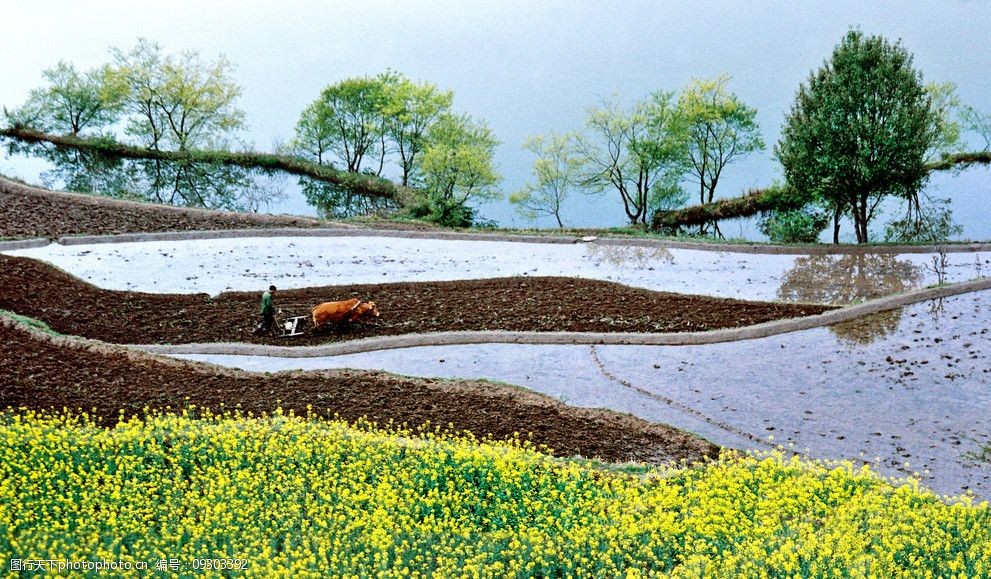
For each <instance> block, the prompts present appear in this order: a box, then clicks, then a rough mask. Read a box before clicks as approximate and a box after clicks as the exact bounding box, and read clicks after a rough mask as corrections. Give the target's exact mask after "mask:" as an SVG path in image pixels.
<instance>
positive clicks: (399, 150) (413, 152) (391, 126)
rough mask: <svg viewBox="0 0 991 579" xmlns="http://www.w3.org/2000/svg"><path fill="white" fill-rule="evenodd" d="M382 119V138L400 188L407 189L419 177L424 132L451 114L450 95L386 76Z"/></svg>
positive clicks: (425, 84) (424, 85) (395, 76)
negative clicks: (388, 143) (393, 158)
mask: <svg viewBox="0 0 991 579" xmlns="http://www.w3.org/2000/svg"><path fill="white" fill-rule="evenodd" d="M379 78H382V79H386V80H387V81H388V82H385V83H384V87H385V102H384V108H383V110H382V114H383V116H384V118H385V131H386V136H388V137H389V139H391V140H392V144H393V147H394V150H395V152H396V154H397V155H398V156H399V165H400V167H401V168H402V181H401V182H402V184H403V185H404V186H408V185H410V184H411V183H413V182H414V181H418V177H419V172H420V171H419V168H420V167H419V156H420V154H421V153H422V152H423V149H424V148H425V147H426V145H427V142H426V137H427V132H428V131H429V130H430V127H431V126H432V125H433V124H434V123H435V122H437V120H438V119H439V118H440V117H441V115H443V114H445V113H448V112H449V111H450V110H451V104H452V103H453V101H454V93H453V92H451V91H449V90H448V91H442V90H440V89H438V88H437V86H436V85H433V84H431V83H428V82H414V81H412V80H409V79H408V78H406V77H405V76H402V75H401V74H397V73H386V74H385V75H380V77H379Z"/></svg>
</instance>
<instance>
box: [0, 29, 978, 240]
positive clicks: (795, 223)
mask: <svg viewBox="0 0 991 579" xmlns="http://www.w3.org/2000/svg"><path fill="white" fill-rule="evenodd" d="M232 73H233V67H232V65H231V64H230V62H228V61H227V60H226V59H224V58H223V57H220V58H219V59H218V60H216V61H205V60H203V59H201V58H200V56H199V55H198V54H197V53H195V52H182V53H179V54H177V55H171V54H166V53H164V52H163V51H162V49H161V47H160V46H158V45H157V44H154V43H151V42H148V41H145V40H141V41H139V42H138V43H137V45H136V46H135V47H134V48H133V49H131V50H130V51H127V52H125V51H122V50H119V49H112V50H111V59H110V62H108V63H106V64H104V65H102V66H99V67H96V68H94V69H92V70H88V71H79V70H77V69H76V68H75V67H74V66H73V65H72V64H69V63H65V62H61V63H59V64H58V65H57V66H55V67H54V68H52V69H49V70H46V71H45V72H44V76H45V80H46V82H47V84H46V86H44V87H42V88H38V89H35V90H33V91H31V93H30V95H29V98H28V100H27V102H26V103H25V104H24V105H23V106H21V107H19V108H17V109H15V110H13V111H7V110H6V109H5V110H4V113H5V114H6V117H7V122H8V124H9V125H10V127H14V128H27V129H32V130H35V131H40V132H42V133H48V134H59V135H69V136H72V137H78V138H82V139H87V140H88V143H93V142H98V141H100V140H101V139H102V140H106V141H107V142H111V141H116V142H123V143H126V144H128V145H130V146H136V147H143V148H144V150H146V151H178V152H183V151H204V150H220V151H233V150H235V149H237V148H239V147H244V144H243V143H241V142H240V141H239V139H238V134H239V131H240V130H241V129H243V128H244V112H243V111H242V110H240V109H239V108H238V107H237V104H236V101H237V99H238V97H239V96H240V94H241V89H240V87H238V85H237V84H236V83H235V82H234V81H233V79H232ZM728 82H729V77H728V76H725V75H723V76H720V77H717V78H715V79H709V80H695V81H693V82H691V83H690V84H689V85H688V86H686V87H685V88H684V89H682V90H681V91H680V92H677V93H675V92H669V91H658V92H655V93H653V94H651V95H649V96H648V97H647V98H645V99H643V100H642V101H639V102H636V103H633V104H632V105H630V106H624V105H622V104H620V103H619V102H618V101H617V100H612V101H606V102H603V103H602V104H601V105H600V106H598V107H596V108H592V109H590V110H589V111H588V114H587V118H586V123H585V125H586V126H585V130H584V131H583V132H581V133H569V134H564V135H557V134H547V135H541V136H537V137H534V138H532V139H530V140H529V141H528V142H527V143H526V144H525V145H524V146H525V148H526V149H528V150H529V151H531V152H533V153H534V154H535V155H536V162H535V164H534V168H533V177H532V179H531V180H530V182H529V183H527V184H526V186H525V187H524V188H523V189H522V190H521V191H518V192H516V193H514V194H512V195H511V196H510V200H511V201H512V202H513V203H515V204H516V205H517V206H518V209H519V211H520V212H521V213H523V214H524V215H526V216H528V217H531V218H535V217H537V216H539V215H549V216H553V217H554V218H555V219H556V220H557V223H558V225H561V226H563V221H562V218H561V208H562V205H563V204H564V202H565V201H566V199H567V198H568V197H569V196H571V195H573V194H575V193H579V192H580V193H587V194H600V193H604V192H612V193H614V194H615V195H616V197H617V198H618V200H619V201H620V202H621V203H622V206H623V209H624V212H625V214H626V217H627V219H628V220H629V222H630V223H631V224H634V225H645V224H646V223H647V220H648V218H649V217H650V216H651V215H652V214H654V213H655V212H657V211H665V210H669V209H673V208H676V207H679V206H681V205H683V204H684V203H685V202H686V201H687V200H688V199H689V198H690V197H691V196H692V195H693V194H696V193H697V198H698V202H699V203H700V204H702V205H711V204H712V203H713V201H714V197H715V192H716V188H717V186H718V184H719V182H720V181H721V178H722V176H723V172H724V170H725V169H726V167H727V166H728V165H730V164H731V163H733V162H735V161H737V160H739V159H741V158H743V157H744V156H746V155H748V154H750V153H753V152H754V151H758V150H761V149H763V148H764V143H763V141H762V139H761V135H760V131H759V128H758V126H757V123H756V114H757V112H756V110H755V109H754V108H752V107H750V106H747V105H746V104H744V103H743V102H742V101H741V100H740V99H739V97H737V95H735V94H734V93H732V92H730V91H729V89H728ZM453 101H454V95H453V93H452V92H451V91H446V90H441V89H439V88H438V87H437V86H435V85H433V84H431V83H426V82H417V81H413V80H410V79H408V78H406V77H405V76H404V75H402V74H400V73H396V72H392V71H387V72H385V73H382V74H379V75H377V76H371V77H369V76H366V77H355V78H349V79H346V80H343V81H340V82H338V83H335V84H332V85H329V86H327V87H326V88H325V89H324V90H323V91H322V92H321V93H320V95H319V97H318V98H317V99H316V100H314V101H313V102H312V103H310V104H309V105H308V106H307V107H306V108H305V109H304V110H303V111H302V113H301V115H300V117H299V120H298V122H297V124H296V127H295V132H294V136H293V138H292V140H291V142H289V143H287V144H286V145H285V146H284V147H282V149H281V151H280V152H282V153H286V154H288V155H291V156H292V158H293V159H304V160H308V161H309V162H311V163H312V164H315V165H316V166H317V169H319V171H311V172H310V173H313V174H322V172H323V171H326V170H327V169H324V168H323V167H320V166H321V165H322V166H326V167H328V168H333V169H335V170H339V171H342V172H344V173H338V174H347V173H350V174H353V176H354V177H355V178H354V179H352V178H348V179H334V180H332V182H328V181H327V180H316V179H314V178H311V177H301V185H302V187H303V191H304V194H305V195H306V197H307V199H308V200H309V202H310V203H311V204H313V205H315V206H316V207H317V208H318V209H319V211H320V212H321V213H322V214H324V215H328V216H341V215H353V214H356V213H363V212H368V211H374V210H377V209H393V210H394V209H397V208H400V207H402V208H404V209H405V210H406V211H407V212H408V213H410V214H411V215H413V216H416V217H426V218H429V219H433V220H435V221H438V222H441V223H444V224H448V225H468V224H470V223H472V222H473V221H474V214H473V209H472V206H473V204H474V203H475V202H478V201H485V200H489V199H494V198H498V197H500V196H501V193H500V192H499V190H498V189H497V186H498V184H499V182H500V180H501V179H500V176H499V175H498V173H497V172H496V171H495V168H494V166H493V155H494V152H495V148H496V147H497V146H498V144H499V143H498V141H497V140H496V138H495V137H494V135H493V134H492V131H491V129H489V127H488V126H487V125H486V124H485V123H484V122H483V121H480V120H477V119H473V118H472V117H470V116H468V115H465V114H458V113H457V112H455V111H454V110H453ZM963 130H971V131H973V132H975V133H977V134H978V135H979V136H980V137H981V138H982V139H983V140H984V146H985V150H987V149H988V148H991V115H986V114H982V113H980V112H978V111H976V110H974V109H972V108H969V107H965V106H963V105H962V104H961V103H960V101H959V98H957V96H956V93H955V87H954V86H953V85H952V84H950V83H944V84H929V85H926V84H924V83H923V79H922V75H921V73H919V72H917V71H916V70H915V69H914V68H913V67H912V57H911V55H910V54H909V53H908V52H907V51H906V50H905V49H904V48H903V47H902V46H901V45H900V44H898V43H894V44H892V43H890V42H888V41H886V40H885V39H883V38H881V37H867V36H864V35H863V34H862V33H861V32H859V31H856V30H851V31H850V32H849V33H848V34H847V35H846V37H845V38H844V39H843V41H842V42H841V43H840V44H839V45H838V46H837V47H836V49H835V50H834V52H833V54H832V56H831V58H830V59H829V60H828V61H827V62H826V63H824V65H823V67H822V68H820V69H819V70H818V71H816V72H814V73H813V74H812V75H811V77H810V78H809V81H808V82H807V83H806V84H803V85H802V86H801V87H800V89H799V91H798V95H797V97H796V102H795V105H794V107H793V108H792V110H791V112H790V113H789V115H788V116H787V118H786V122H785V127H784V129H783V132H782V138H781V141H780V142H779V143H778V144H777V145H776V146H775V148H774V154H775V157H776V158H777V159H778V160H779V161H780V162H781V163H782V166H783V167H784V173H785V178H786V183H785V184H784V185H783V186H781V187H780V189H781V191H780V192H777V193H776V194H775V196H774V197H775V198H776V199H781V200H782V202H781V206H780V208H778V209H776V210H772V211H770V212H769V214H768V215H766V216H765V219H764V220H763V221H762V227H763V228H764V230H765V232H766V233H768V235H770V236H771V237H772V238H773V239H779V240H785V241H802V240H806V241H811V240H815V239H817V238H818V236H819V235H820V233H821V231H822V230H823V229H824V228H825V227H827V226H828V224H829V222H830V221H832V223H833V235H834V239H835V240H838V239H839V227H840V223H841V220H842V219H843V218H844V217H848V218H849V219H850V220H851V221H852V222H853V224H854V229H855V232H856V235H857V239H858V241H861V242H864V241H867V240H868V237H869V228H868V225H869V224H870V223H871V222H872V220H873V219H874V218H875V216H876V215H877V213H878V211H879V207H880V206H881V202H882V201H883V200H884V199H886V198H891V197H894V198H898V199H901V200H903V201H904V203H905V205H906V207H907V210H906V214H905V217H904V218H903V219H899V220H896V221H895V222H893V223H892V225H891V227H889V231H888V237H889V239H892V240H920V239H922V240H925V239H932V238H938V237H946V236H947V235H948V234H951V233H952V232H953V231H954V229H953V227H954V226H953V224H952V219H951V218H950V214H949V212H948V210H947V209H946V208H945V207H944V206H941V205H940V204H939V203H937V202H934V201H933V200H928V199H925V196H924V195H923V194H922V191H923V185H924V184H925V181H926V178H927V174H928V172H927V169H926V165H925V163H926V162H927V161H931V160H933V159H935V158H938V157H939V156H940V155H943V154H945V153H947V152H949V151H953V150H956V149H958V148H959V147H960V143H961V139H960V135H961V132H962V131H963ZM7 134H9V130H8V131H7ZM9 146H10V148H11V150H14V151H16V150H22V151H27V152H29V153H32V154H37V155H40V156H43V157H45V158H48V159H49V160H50V161H52V163H53V166H54V169H53V170H52V171H51V173H50V175H52V176H54V177H55V178H59V179H61V180H62V181H63V182H65V184H66V186H67V187H68V188H70V189H73V190H79V191H97V190H102V191H105V192H112V193H114V192H116V193H117V194H120V195H134V196H137V197H140V198H145V199H151V200H154V201H158V202H167V203H174V204H183V205H194V206H203V207H214V208H226V209H253V210H257V209H258V208H259V207H261V206H262V205H263V204H265V203H267V201H268V200H269V199H270V197H268V196H266V194H265V193H264V192H265V191H266V190H269V189H270V188H269V187H260V186H258V184H257V182H256V180H257V179H258V172H257V171H253V170H252V169H251V168H250V163H248V164H244V163H242V164H240V165H238V164H233V165H231V164H222V163H210V162H207V161H204V160H203V159H204V158H205V157H203V156H199V157H198V158H197V160H183V158H182V157H175V156H169V155H165V156H162V157H163V158H159V157H154V156H152V155H146V157H148V158H136V157H137V156H132V157H131V158H122V157H121V156H120V155H116V156H115V155H113V154H106V151H108V150H109V147H108V148H105V151H104V154H101V152H100V150H99V147H89V148H75V149H74V148H72V147H65V146H58V145H57V144H54V142H53V141H52V140H51V139H50V140H49V141H47V142H46V141H44V140H37V139H36V140H27V141H21V142H16V143H13V144H11V145H9ZM152 157H154V158H152ZM245 165H247V166H245ZM362 175H371V176H378V177H389V178H392V179H395V180H396V181H398V182H400V183H401V184H402V187H400V188H398V189H391V190H392V191H398V192H400V193H401V194H399V195H393V194H390V195H366V194H364V193H362V191H361V190H360V188H355V187H353V186H352V185H353V184H354V183H357V182H359V180H356V179H357V177H359V176H362ZM362 178H363V177H362ZM271 191H272V194H273V195H278V194H280V190H279V189H278V188H275V189H271ZM796 208H797V209H796ZM698 227H699V229H698V233H700V234H707V233H710V232H712V233H717V234H718V232H719V230H718V226H717V223H716V222H715V221H713V222H710V223H703V224H701V225H699V226H698Z"/></svg>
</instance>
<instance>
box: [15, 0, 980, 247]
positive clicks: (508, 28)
mask: <svg viewBox="0 0 991 579" xmlns="http://www.w3.org/2000/svg"><path fill="white" fill-rule="evenodd" d="M4 20H5V26H4V35H5V41H4V43H3V48H2V49H0V51H2V52H0V71H2V77H0V78H2V81H0V105H3V106H6V107H8V108H10V107H14V106H17V105H19V104H21V103H22V102H23V101H24V99H25V98H26V97H27V94H28V91H30V90H31V89H32V88H34V87H37V86H40V85H42V76H41V72H42V70H44V69H45V68H48V67H51V66H53V65H55V64H56V63H57V62H58V61H59V60H67V61H70V62H73V63H74V64H76V66H77V67H78V68H82V69H86V68H90V67H93V66H97V65H99V64H102V63H104V62H107V61H108V60H109V54H108V49H109V48H110V47H112V46H113V47H119V48H122V49H125V50H126V49H128V48H130V47H131V46H133V45H134V44H135V42H136V41H137V39H138V38H140V37H144V38H147V39H149V40H152V41H155V42H158V43H160V44H161V45H162V46H163V48H164V49H165V50H166V51H167V52H178V51H180V50H196V51H199V52H200V53H201V55H202V56H203V57H204V58H205V59H207V60H213V59H215V58H216V57H217V56H218V55H220V54H224V55H225V56H226V57H227V58H228V59H230V60H231V61H232V62H233V63H234V64H235V66H236V69H235V72H234V77H235V80H236V81H237V82H238V83H239V84H240V85H241V87H242V88H243V95H242V97H241V99H240V101H239V104H240V107H241V108H242V109H244V111H245V112H246V121H247V125H248V126H247V130H246V131H245V132H244V134H243V135H242V137H243V138H244V139H245V140H246V141H248V142H249V143H252V144H253V145H254V147H255V148H257V149H259V150H271V149H272V148H273V146H275V145H276V144H278V143H282V142H285V141H287V140H289V139H290V138H291V137H292V131H293V127H294V125H295V123H296V120H297V119H298V117H299V114H300V112H301V111H302V110H303V108H304V107H305V106H306V105H307V104H309V103H310V102H312V101H313V100H314V99H315V98H316V97H317V96H318V94H319V92H320V90H321V89H322V88H324V87H325V86H327V85H329V84H333V83H335V82H338V81H340V80H342V79H344V78H348V77H352V76H362V75H374V74H377V73H379V72H382V71H384V70H386V69H390V68H391V69H393V70H397V71H401V72H403V73H404V74H406V75H407V76H408V77H410V78H413V79H416V80H421V81H429V82H432V83H434V84H436V85H438V86H439V87H441V88H444V89H451V90H453V91H454V94H455V103H454V108H455V109H456V110H457V111H459V112H465V113H468V114H470V115H472V116H474V117H476V118H480V119H484V120H485V121H486V122H488V124H489V125H490V126H491V128H492V130H493V132H494V133H495V135H496V136H497V137H498V138H499V139H500V141H501V143H502V144H501V145H500V147H499V149H498V150H497V153H496V157H495V161H496V165H497V169H498V170H499V172H500V173H501V174H502V175H503V176H504V181H503V183H502V189H503V190H504V191H505V192H506V193H507V195H508V193H509V192H512V191H514V190H518V189H519V188H521V187H522V186H523V185H524V183H525V182H526V180H527V179H528V178H529V176H530V171H531V168H532V163H533V157H532V155H531V154H530V153H528V152H526V151H524V150H523V149H522V143H523V141H524V140H525V139H526V138H527V137H529V136H531V135H536V134H541V133H548V132H567V131H579V130H582V128H583V125H584V119H585V115H586V111H587V109H588V108H589V107H592V106H595V105H596V104H598V103H600V102H602V101H603V100H604V99H610V98H618V99H620V100H622V101H624V102H633V101H635V100H637V99H640V98H643V97H644V96H646V95H648V94H650V93H651V92H653V91H657V90H679V89H681V88H682V87H684V86H685V85H686V84H687V83H689V82H690V81H691V80H692V79H693V78H711V77H714V76H717V75H719V74H721V73H728V74H729V75H730V76H731V77H732V80H731V81H730V84H729V88H730V89H731V90H732V91H734V92H735V93H736V94H737V95H738V96H739V97H740V98H741V99H742V100H743V101H744V102H745V103H747V104H749V105H750V106H753V107H756V108H757V110H758V122H759V124H760V128H761V132H762V135H763V137H764V140H765V142H766V143H767V144H768V150H767V151H764V152H762V153H758V154H755V155H752V156H751V157H749V158H747V159H744V160H742V161H741V162H739V163H736V164H735V165H731V166H730V167H729V168H728V169H727V172H726V174H725V176H724V178H723V179H722V182H721V184H720V190H718V191H717V193H718V195H719V196H732V195H736V194H739V193H740V192H742V191H743V190H745V189H747V188H751V187H759V186H764V185H768V184H770V183H771V182H772V181H773V180H774V179H778V178H780V176H781V170H780V167H779V165H778V164H777V162H776V161H774V159H773V156H772V153H771V150H770V149H771V147H772V146H773V144H774V143H775V142H776V141H777V139H778V137H779V135H780V128H781V124H782V121H783V119H784V115H785V113H786V112H787V111H788V109H789V108H790V106H791V103H792V101H793V99H794V95H795V92H796V90H797V88H798V85H799V83H801V82H803V81H805V80H806V79H807V77H808V75H809V73H810V72H811V71H812V70H814V69H816V68H818V67H819V66H820V65H821V64H822V63H823V62H824V61H825V60H826V59H827V58H828V56H829V54H830V53H831V51H832V49H833V47H834V46H835V45H836V44H837V42H839V40H840V38H841V37H842V36H843V34H845V32H846V31H847V30H848V29H849V28H850V27H851V26H855V27H859V28H860V29H862V30H863V31H864V32H865V33H868V34H882V35H884V36H886V37H888V38H891V39H901V40H902V42H903V44H904V45H905V46H906V47H907V48H908V49H909V50H910V51H911V52H912V53H913V54H914V56H915V65H916V67H917V68H919V69H920V70H921V71H923V73H924V75H925V79H926V80H927V81H939V82H943V81H953V82H955V83H956V84H957V87H958V92H959V95H960V97H961V99H962V100H963V102H965V103H967V104H970V105H971V106H974V107H976V108H978V109H980V110H983V111H991V83H988V82H987V74H988V72H989V71H991V51H989V50H987V47H988V45H989V44H991V32H989V31H991V1H988V0H943V1H940V2H936V1H908V0H905V1H889V2H863V1H848V0H840V1H829V2H827V1H801V0H797V1H775V2H771V1H752V2H749V1H748V2H728V1H727V2H715V1H691V2H661V1H656V2H647V1H612V2H590V1H553V0H552V1H543V2H528V1H521V0H507V1H498V2H496V1H471V0H468V1H439V2H422V1H421V2H408V1H398V2H397V1H379V0H368V1H362V2H326V1H309V0H295V1H286V2H277V3H276V2H256V3H248V2H243V1H238V2H233V1H227V0H224V1H203V0H200V1H197V2H192V1H188V0H173V1H170V2H158V3H145V2H120V1H114V2H110V1H105V2H101V1H94V2H85V3H84V2H68V1H57V2H55V1H53V2H32V3H16V4H14V5H12V6H7V7H5V9H4ZM975 143H976V141H975ZM37 170H38V166H37V164H32V163H29V162H25V161H24V160H23V159H17V158H11V159H3V158H0V171H3V172H5V173H8V174H15V175H20V176H23V177H27V178H29V179H30V178H33V177H34V175H33V174H32V173H36V172H37ZM989 178H991V172H989V171H988V170H987V169H976V170H972V171H968V172H966V173H965V174H962V175H959V176H956V177H947V176H940V177H939V178H937V179H934V186H933V189H934V190H935V191H936V192H937V193H939V194H945V195H950V194H952V195H953V196H954V197H956V198H958V199H957V200H956V201H955V202H954V209H955V214H956V216H957V218H958V221H961V222H964V223H965V225H967V226H968V227H969V228H974V227H977V228H978V229H979V228H980V227H982V225H981V223H982V222H983V220H982V219H980V218H979V216H977V215H975V214H979V213H982V212H986V211H987V210H988V209H989V208H991V185H989V182H991V179H989ZM975 203H983V209H982V210H981V211H977V212H975V211H974V204H975ZM274 209H275V210H276V211H286V212H293V213H306V212H312V209H311V208H308V207H307V206H306V205H305V202H304V201H303V200H302V198H301V197H299V196H297V195H292V196H291V198H290V199H289V200H288V201H287V202H286V203H285V204H284V205H282V206H279V207H276V208H274ZM481 209H482V210H481V214H482V216H483V217H487V218H490V219H495V220H498V221H499V222H500V223H501V224H503V225H508V226H525V225H529V224H530V222H528V221H527V220H525V219H523V218H521V217H520V216H518V215H516V214H514V212H513V209H512V207H511V206H510V205H509V203H508V202H500V203H493V204H489V205H485V206H483V207H482V208H481ZM564 214H565V215H564V216H565V221H566V222H567V223H569V224H572V225H619V224H621V223H622V222H623V217H622V208H621V203H620V201H619V199H618V197H616V196H615V195H610V194H608V193H606V194H604V195H603V196H601V197H598V198H585V197H578V198H575V199H574V200H573V202H572V203H570V204H569V205H567V206H566V208H565V211H564ZM538 225H544V226H547V225H550V221H544V222H538ZM988 227H991V226H988ZM727 233H728V234H730V235H732V234H733V233H734V232H733V231H728V232H727ZM984 237H988V238H991V229H989V230H987V232H986V234H984Z"/></svg>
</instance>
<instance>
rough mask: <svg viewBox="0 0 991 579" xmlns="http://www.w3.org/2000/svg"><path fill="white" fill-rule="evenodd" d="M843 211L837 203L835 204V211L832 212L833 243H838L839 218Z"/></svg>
mask: <svg viewBox="0 0 991 579" xmlns="http://www.w3.org/2000/svg"><path fill="white" fill-rule="evenodd" d="M842 216H843V211H842V209H841V206H840V204H839V203H837V204H836V211H834V212H833V243H835V244H839V243H840V217H842Z"/></svg>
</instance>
